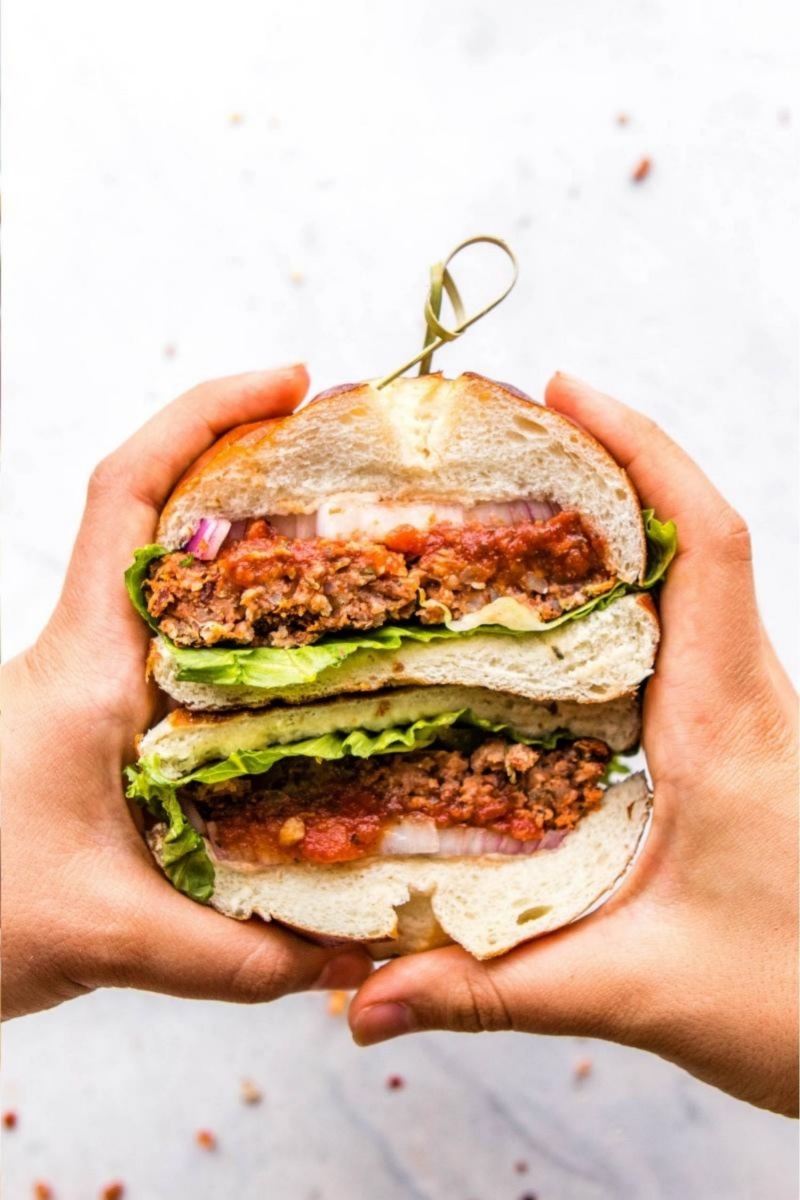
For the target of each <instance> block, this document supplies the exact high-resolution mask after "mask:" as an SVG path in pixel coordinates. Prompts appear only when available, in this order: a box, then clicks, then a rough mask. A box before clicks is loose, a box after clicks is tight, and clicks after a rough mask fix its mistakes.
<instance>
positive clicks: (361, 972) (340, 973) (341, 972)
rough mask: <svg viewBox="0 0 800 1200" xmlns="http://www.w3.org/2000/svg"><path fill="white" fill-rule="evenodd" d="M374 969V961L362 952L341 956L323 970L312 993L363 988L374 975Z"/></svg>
mask: <svg viewBox="0 0 800 1200" xmlns="http://www.w3.org/2000/svg"><path fill="white" fill-rule="evenodd" d="M372 967H373V963H372V960H371V959H370V958H368V957H367V955H366V954H364V953H363V952H362V951H360V950H358V951H355V952H354V951H349V952H348V953H346V954H339V955H337V956H336V958H332V959H330V961H329V962H327V963H326V964H325V966H324V967H323V968H322V971H321V973H320V976H319V978H318V979H317V981H316V983H315V984H313V985H312V991H315V992H325V991H328V992H330V991H343V992H346V991H350V990H351V989H352V988H357V987H360V986H361V984H362V983H363V982H364V980H365V979H366V978H367V977H368V976H369V975H371V974H372Z"/></svg>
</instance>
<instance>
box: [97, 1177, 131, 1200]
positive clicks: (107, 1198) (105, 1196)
mask: <svg viewBox="0 0 800 1200" xmlns="http://www.w3.org/2000/svg"><path fill="white" fill-rule="evenodd" d="M124 1195H125V1185H124V1183H120V1182H119V1180H115V1182H114V1183H107V1184H106V1186H105V1187H104V1188H103V1190H102V1192H101V1193H100V1200H122V1197H123V1196H124Z"/></svg>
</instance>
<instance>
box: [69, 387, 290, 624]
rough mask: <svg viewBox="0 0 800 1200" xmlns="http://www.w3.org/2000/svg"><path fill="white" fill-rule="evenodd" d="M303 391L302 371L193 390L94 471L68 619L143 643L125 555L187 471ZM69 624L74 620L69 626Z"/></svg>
mask: <svg viewBox="0 0 800 1200" xmlns="http://www.w3.org/2000/svg"><path fill="white" fill-rule="evenodd" d="M307 389H308V374H307V372H306V369H305V367H303V366H292V367H284V368H280V369H278V370H274V371H255V372H251V373H249V374H245V375H233V376H230V377H229V378H226V379H215V380H212V381H211V382H209V383H203V384H200V386H199V387H196V388H193V389H192V390H191V391H189V392H186V393H185V394H184V395H183V396H180V397H179V398H178V399H177V400H174V401H173V402H172V403H171V404H169V405H167V407H166V408H165V409H163V411H162V412H160V413H158V414H157V415H156V416H155V417H153V418H152V419H151V420H150V421H148V422H147V424H146V425H144V426H143V427H142V429H140V430H139V431H138V433H135V434H134V435H133V437H131V438H129V440H128V441H127V442H125V443H124V445H122V446H121V447H120V448H119V449H118V450H116V451H114V453H113V454H111V455H109V456H108V458H106V459H104V460H103V462H102V463H100V465H99V466H98V467H97V469H96V471H95V473H94V475H93V477H92V481H91V483H90V486H89V497H88V501H87V505H86V509H85V511H84V516H83V521H82V523H81V528H80V531H79V534H78V538H77V541H76V543H75V549H74V551H73V554H72V559H71V562H70V567H69V570H68V573H67V579H66V583H65V586H64V591H63V593H62V598H61V607H62V609H63V610H64V615H65V617H66V619H67V620H68V621H69V620H71V618H77V623H78V624H81V623H85V621H86V615H87V612H89V611H90V612H91V616H92V618H93V619H94V622H95V625H100V624H101V623H103V622H104V621H105V622H111V623H113V622H116V621H117V620H119V619H120V618H121V619H122V620H124V621H125V622H127V625H128V628H129V632H130V633H131V635H132V636H133V637H136V636H137V635H138V638H139V640H140V641H141V640H142V639H146V632H145V630H144V625H143V624H142V622H141V621H140V620H139V619H138V618H137V617H136V616H135V614H134V612H133V609H132V608H131V606H130V605H129V604H128V601H127V598H126V596H125V593H124V590H123V588H122V586H121V583H120V581H121V577H122V573H123V571H124V570H125V568H126V567H127V566H128V564H129V563H130V560H131V554H132V551H133V550H134V549H135V548H136V547H137V546H141V545H146V544H147V543H148V542H151V541H152V540H153V537H154V532H155V526H156V520H157V516H158V513H159V511H160V509H161V507H162V505H163V503H164V501H165V500H166V498H167V496H168V495H169V493H170V492H171V491H172V490H173V488H174V487H175V485H176V484H177V482H178V480H179V478H180V477H181V476H182V475H183V474H184V472H185V471H186V469H187V468H188V467H189V466H190V465H191V464H192V463H193V462H195V460H196V459H197V458H199V457H200V455H201V454H203V452H204V451H205V450H207V449H208V448H209V446H211V445H212V444H213V443H214V441H216V439H217V438H218V437H219V436H220V435H221V434H223V433H224V432H225V431H226V430H228V429H230V428H232V427H234V426H236V425H241V424H246V423H247V422H250V421H255V420H258V419H267V418H271V417H277V416H282V415H285V414H287V413H289V412H291V411H292V410H293V409H294V408H296V406H297V405H298V404H299V403H300V401H301V400H302V398H303V396H304V395H305V393H306V391H307ZM72 623H73V624H74V621H73V622H72Z"/></svg>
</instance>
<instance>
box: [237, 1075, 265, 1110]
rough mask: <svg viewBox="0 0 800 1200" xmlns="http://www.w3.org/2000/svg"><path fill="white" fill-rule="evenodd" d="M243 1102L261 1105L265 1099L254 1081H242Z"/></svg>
mask: <svg viewBox="0 0 800 1200" xmlns="http://www.w3.org/2000/svg"><path fill="white" fill-rule="evenodd" d="M241 1094H242V1102H243V1103H244V1104H260V1103H261V1101H262V1100H263V1099H264V1093H263V1092H262V1091H261V1088H260V1087H259V1086H258V1084H255V1083H253V1081H252V1079H243V1080H242V1093H241Z"/></svg>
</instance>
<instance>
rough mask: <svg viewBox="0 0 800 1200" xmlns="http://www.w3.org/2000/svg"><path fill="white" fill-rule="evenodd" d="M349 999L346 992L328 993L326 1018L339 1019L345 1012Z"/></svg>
mask: <svg viewBox="0 0 800 1200" xmlns="http://www.w3.org/2000/svg"><path fill="white" fill-rule="evenodd" d="M348 1004H349V997H348V995H347V992H342V991H338V990H337V991H333V992H328V1016H331V1017H340V1016H341V1015H342V1013H345V1012H347V1005H348Z"/></svg>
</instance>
